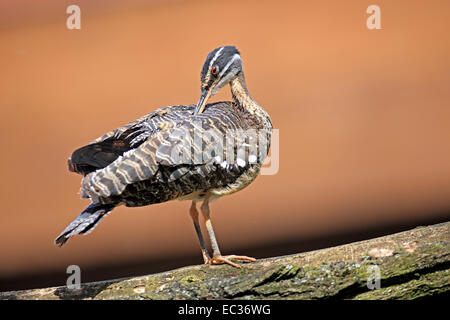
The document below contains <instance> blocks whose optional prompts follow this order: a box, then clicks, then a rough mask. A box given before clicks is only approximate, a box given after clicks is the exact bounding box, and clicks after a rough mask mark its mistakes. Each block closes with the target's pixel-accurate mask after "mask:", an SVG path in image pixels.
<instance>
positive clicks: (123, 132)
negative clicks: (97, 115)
mask: <svg viewBox="0 0 450 320" xmlns="http://www.w3.org/2000/svg"><path fill="white" fill-rule="evenodd" d="M188 107H189V106H167V107H163V108H160V109H157V110H155V111H154V112H152V113H150V114H147V115H145V116H142V117H140V118H139V119H136V120H134V121H132V122H130V123H128V124H126V125H124V126H122V127H119V128H117V129H114V130H111V131H109V132H107V133H105V134H104V135H102V136H101V137H99V138H97V139H95V140H94V141H92V142H91V143H90V144H88V145H86V146H84V147H81V148H79V149H77V150H75V151H74V152H73V153H72V156H71V157H70V158H69V160H68V167H69V171H72V172H76V173H80V174H83V175H86V174H88V173H90V172H93V171H96V170H98V169H102V168H105V167H106V166H108V165H109V164H111V163H112V162H113V161H115V160H116V159H117V158H118V157H119V156H121V155H123V154H124V153H125V152H127V151H130V150H132V149H135V148H137V147H139V145H141V144H142V143H143V142H144V141H145V139H146V138H147V137H149V136H151V135H152V134H154V133H156V132H158V131H159V130H160V129H161V128H160V126H161V125H162V124H164V123H165V122H166V121H168V120H170V119H172V118H173V117H174V116H175V115H177V116H181V114H183V113H191V112H192V111H191V110H190V109H192V108H188Z"/></svg>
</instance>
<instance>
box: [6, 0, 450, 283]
mask: <svg viewBox="0 0 450 320" xmlns="http://www.w3.org/2000/svg"><path fill="white" fill-rule="evenodd" d="M375 3H376V4H378V5H379V6H380V7H381V24H382V30H372V31H371V30H368V29H367V27H366V19H367V17H368V14H366V8H367V7H368V6H369V5H371V4H375ZM70 4H77V5H79V6H80V7H81V18H82V21H81V30H68V29H67V28H66V19H67V17H68V14H66V7H67V6H68V5H70ZM449 30H450V2H449V1H446V0H443V1H425V0H424V1H412V0H397V1H380V0H377V1H375V2H374V1H365V0H355V1H332V0H329V1H312V0H308V1H263V0H252V1H237V0H236V1H234V0H231V1H230V0H229V1H211V0H204V1H203V0H192V1H188V0H186V1H182V0H173V1H162V0H161V1H127V3H126V4H125V2H124V1H121V2H119V1H106V0H104V1H88V0H84V1H75V0H74V1H69V0H67V1H61V0H42V1H39V2H36V1H32V0H27V1H24V0H14V1H12V0H11V1H2V2H1V3H0V55H1V60H0V61H1V62H0V63H1V68H0V72H1V76H0V107H1V113H2V117H1V119H2V120H1V123H2V124H1V129H0V130H1V140H0V144H1V146H0V150H1V152H2V157H1V160H0V161H1V163H0V170H1V177H2V181H1V193H0V194H1V202H2V206H1V214H0V290H12V289H19V288H31V287H36V286H50V285H62V284H65V279H66V277H67V275H66V274H65V270H66V267H67V266H68V265H70V264H77V265H79V266H80V267H81V269H82V281H92V280H102V279H107V278H110V277H119V276H131V275H137V274H145V273H150V272H156V271H162V270H168V269H170V268H174V267H177V266H183V265H186V264H193V263H194V264H199V263H201V262H202V258H201V254H200V250H199V246H198V241H197V239H196V236H195V232H194V228H193V226H192V222H191V220H190V217H189V215H188V207H189V204H188V203H187V202H171V203H165V204H160V205H154V206H151V207H144V208H125V207H121V208H118V209H116V210H114V211H113V212H112V214H111V215H110V216H108V217H107V218H106V219H105V220H103V221H102V222H101V223H100V225H99V226H98V228H97V229H95V230H94V232H92V233H91V234H89V235H87V236H82V237H76V238H74V239H72V240H71V241H69V242H68V243H67V245H66V246H64V247H63V248H62V249H59V248H57V247H56V246H55V245H54V244H53V240H54V239H55V237H56V236H57V235H58V234H59V233H60V232H61V231H62V230H63V229H64V228H65V227H66V225H67V224H68V223H70V222H71V221H72V219H73V218H75V217H76V216H77V215H78V214H79V212H81V211H82V210H83V209H84V208H85V206H87V204H88V201H86V200H80V199H79V195H78V194H77V192H78V189H79V183H80V180H81V179H80V178H81V177H80V176H78V175H75V174H72V173H69V172H68V171H67V163H66V161H67V158H68V157H69V156H70V154H71V152H72V151H73V150H74V149H75V148H77V147H80V146H82V145H84V144H86V143H88V142H90V141H91V140H93V139H94V138H96V137H98V136H100V135H102V134H103V133H104V132H106V131H108V130H110V129H113V128H115V127H118V126H120V125H123V124H125V123H127V122H129V121H131V120H134V119H135V118H137V117H139V116H141V115H144V114H146V113H149V112H151V111H152V110H154V109H156V108H158V107H162V106H165V105H174V104H192V103H196V102H197V99H198V97H199V93H200V91H199V87H200V80H199V77H200V69H201V66H202V63H203V61H204V59H205V57H206V55H207V53H208V52H209V51H211V50H212V49H214V48H216V47H218V46H221V45H225V44H234V45H236V46H237V47H238V48H239V49H240V51H241V53H242V57H243V63H244V70H245V73H246V78H247V83H248V87H249V90H250V92H251V94H252V96H253V97H254V98H255V99H256V100H257V101H258V103H259V104H260V105H262V106H263V107H265V108H266V110H267V111H268V112H269V113H270V114H271V116H272V120H273V123H274V126H275V127H276V128H278V129H280V170H279V172H278V173H277V174H276V175H272V176H260V177H259V178H258V179H257V180H256V181H255V183H253V184H252V185H251V186H250V187H248V188H247V189H245V190H244V191H242V192H239V193H237V194H235V195H232V196H230V197H226V198H222V199H221V200H219V201H217V202H215V203H213V205H212V214H213V215H212V219H213V223H214V226H215V229H216V233H217V237H218V240H219V244H220V245H221V249H222V251H223V252H224V253H236V254H245V255H254V256H256V257H257V258H261V257H268V256H273V255H280V254H288V253H295V252H301V251H305V250H311V249H316V248H320V247H324V246H331V245H336V244H339V243H343V242H347V241H353V240H361V239H365V238H368V237H372V236H376V235H382V234H386V233H389V232H393V231H400V230H403V229H407V228H411V227H414V226H416V225H420V224H429V223H435V222H439V221H445V220H448V218H449V216H450V214H449V213H450V197H449V195H450V143H449V142H450V91H449V88H450V86H449V85H450V72H449V71H450V59H449V56H450V41H449V38H448V31H449ZM230 98H231V97H230V93H229V90H228V89H227V90H223V91H222V92H221V93H220V94H218V95H217V96H216V97H214V99H213V101H217V100H224V99H226V100H228V99H230Z"/></svg>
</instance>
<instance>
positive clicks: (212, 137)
mask: <svg viewBox="0 0 450 320" xmlns="http://www.w3.org/2000/svg"><path fill="white" fill-rule="evenodd" d="M226 84H230V87H231V93H232V96H233V100H234V101H233V102H217V103H211V104H207V101H208V99H209V98H210V97H211V96H213V95H214V94H215V93H216V92H217V91H218V90H219V89H221V88H222V87H223V86H225V85H226ZM271 133H272V122H271V120H270V117H269V115H268V114H267V112H266V111H265V110H264V109H263V108H262V107H260V106H259V105H258V104H257V103H256V102H255V101H254V100H253V99H252V97H251V96H250V95H249V93H248V91H247V87H246V84H245V78H244V72H243V69H242V61H241V56H240V53H239V51H238V50H237V49H236V48H235V47H234V46H224V47H220V48H217V49H215V50H213V51H212V52H211V53H209V55H208V56H207V58H206V61H205V63H204V65H203V68H202V71H201V96H200V99H199V102H198V104H197V105H179V106H167V107H163V108H160V109H157V110H155V111H154V112H152V113H150V114H148V115H145V116H143V117H141V118H139V119H137V120H135V121H133V122H130V123H129V124H127V125H125V126H123V127H120V128H117V129H115V130H112V131H110V132H108V133H106V134H105V135H103V136H101V137H99V138H98V139H96V140H94V141H92V142H91V143H90V144H88V145H87V146H85V147H82V148H80V149H77V150H76V151H74V152H73V154H72V156H71V158H70V159H69V160H68V164H69V170H70V171H72V172H77V173H80V174H83V175H84V178H83V180H82V183H81V192H80V193H81V197H82V198H90V199H91V201H92V202H91V204H90V205H89V206H88V207H87V208H86V209H85V210H84V211H83V212H82V213H81V214H80V215H79V216H78V217H77V218H76V219H75V220H74V221H73V222H72V223H71V224H70V225H69V226H68V227H67V228H66V229H65V230H64V231H63V232H62V233H61V234H60V235H59V236H58V238H57V239H56V240H55V242H56V244H58V245H59V246H62V245H63V244H64V243H65V242H66V241H67V240H68V239H69V238H70V237H72V236H74V235H76V234H84V233H87V232H89V231H91V230H92V229H93V228H94V227H95V226H96V225H97V223H98V222H99V221H100V220H101V219H102V218H103V216H104V215H106V214H108V213H109V212H110V211H111V210H113V209H114V208H115V207H117V206H119V205H122V204H124V205H125V206H127V207H138V206H146V205H150V204H154V203H161V202H165V201H169V200H174V199H179V200H191V201H192V204H191V207H190V210H189V213H190V215H191V217H192V220H193V222H194V227H195V231H196V233H197V236H198V239H199V241H200V247H201V250H202V254H203V258H204V261H205V263H209V264H220V263H227V264H230V265H232V266H234V267H239V265H238V264H236V263H234V262H232V261H231V260H232V259H235V260H246V261H255V259H254V258H250V257H246V256H235V255H232V256H226V257H224V256H222V255H221V253H220V250H219V246H218V244H217V241H216V237H215V235H214V230H213V227H212V224H211V220H210V210H209V203H210V202H211V201H212V200H215V199H217V198H219V197H221V196H223V195H228V194H232V193H234V192H237V191H239V190H241V189H243V188H245V187H246V186H248V185H249V184H250V183H251V182H253V180H254V179H255V178H256V177H257V175H258V173H259V171H260V169H261V166H262V163H263V160H264V159H265V157H266V156H267V153H268V149H269V144H270V137H271ZM198 201H203V203H202V205H201V207H200V209H201V213H202V215H203V217H204V220H205V224H206V229H207V231H208V235H209V240H210V244H211V247H212V249H213V255H212V257H211V256H210V255H209V253H208V250H207V248H206V244H205V241H204V239H203V236H202V232H201V229H200V225H199V213H198V211H197V207H196V203H197V202H198Z"/></svg>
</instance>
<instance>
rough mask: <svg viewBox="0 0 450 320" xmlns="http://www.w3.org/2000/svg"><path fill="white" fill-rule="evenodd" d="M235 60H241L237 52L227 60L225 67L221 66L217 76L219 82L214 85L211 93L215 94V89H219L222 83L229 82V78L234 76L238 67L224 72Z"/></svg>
mask: <svg viewBox="0 0 450 320" xmlns="http://www.w3.org/2000/svg"><path fill="white" fill-rule="evenodd" d="M237 60H241V56H240V55H239V54H237V53H236V54H234V56H233V57H232V58H231V59H230V61H228V63H227V64H226V65H225V67H224V68H223V70H222V71H221V72H220V74H219V76H218V78H217V79H219V82H218V83H217V84H216V85H215V86H214V89H213V91H212V94H213V95H214V94H216V93H217V91H219V90H220V88H222V87H223V86H224V85H226V84H227V83H229V82H230V81H231V79H232V78H233V77H234V76H236V74H237V72H238V70H239V69H238V68H233V69H231V70H230V72H228V73H227V74H225V72H227V71H228V69H230V66H232V65H233V63H234V62H235V61H237Z"/></svg>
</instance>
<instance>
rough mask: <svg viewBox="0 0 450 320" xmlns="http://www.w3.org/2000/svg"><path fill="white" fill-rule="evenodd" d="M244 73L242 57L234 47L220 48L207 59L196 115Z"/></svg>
mask: <svg viewBox="0 0 450 320" xmlns="http://www.w3.org/2000/svg"><path fill="white" fill-rule="evenodd" d="M241 71H242V62H241V55H240V54H239V51H238V50H237V49H236V47H234V46H224V47H219V48H217V49H214V50H213V51H211V52H210V53H209V54H208V56H207V57H206V61H205V64H204V65H203V68H202V72H201V74H200V76H201V83H202V84H201V90H202V92H201V95H200V99H199V101H198V104H197V107H196V108H195V114H199V113H202V112H203V110H204V108H205V105H206V103H207V102H208V99H209V98H210V97H212V96H213V95H215V94H216V93H217V92H218V91H219V90H220V89H221V88H222V87H223V86H225V85H226V84H228V83H230V81H232V80H233V79H235V78H236V77H237V76H238V74H239V73H240V72H241Z"/></svg>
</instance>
